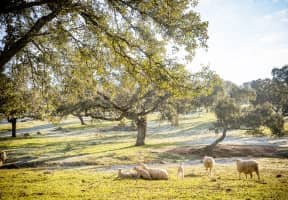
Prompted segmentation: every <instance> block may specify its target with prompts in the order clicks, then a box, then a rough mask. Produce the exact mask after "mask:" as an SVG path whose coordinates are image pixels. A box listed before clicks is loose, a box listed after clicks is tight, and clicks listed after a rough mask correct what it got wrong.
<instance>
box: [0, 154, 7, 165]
mask: <svg viewBox="0 0 288 200" xmlns="http://www.w3.org/2000/svg"><path fill="white" fill-rule="evenodd" d="M0 160H2V162H3V163H4V162H5V161H6V160H7V153H6V151H1V152H0Z"/></svg>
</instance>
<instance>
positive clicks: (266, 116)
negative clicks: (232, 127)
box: [241, 103, 284, 136]
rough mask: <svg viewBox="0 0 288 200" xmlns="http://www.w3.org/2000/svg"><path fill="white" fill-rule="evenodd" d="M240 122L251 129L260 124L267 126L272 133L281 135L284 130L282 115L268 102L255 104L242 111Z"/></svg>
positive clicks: (256, 127)
mask: <svg viewBox="0 0 288 200" xmlns="http://www.w3.org/2000/svg"><path fill="white" fill-rule="evenodd" d="M241 123H242V124H243V125H244V126H246V127H248V128H252V129H259V128H260V127H261V126H266V127H268V128H269V129H270V130H271V132H272V134H274V135H278V136H281V135H282V134H283V130H284V119H283V116H282V115H280V114H278V113H276V112H275V111H274V110H273V106H272V104H270V103H264V104H262V105H257V106H256V107H255V108H252V109H250V110H248V111H243V116H242V120H241Z"/></svg>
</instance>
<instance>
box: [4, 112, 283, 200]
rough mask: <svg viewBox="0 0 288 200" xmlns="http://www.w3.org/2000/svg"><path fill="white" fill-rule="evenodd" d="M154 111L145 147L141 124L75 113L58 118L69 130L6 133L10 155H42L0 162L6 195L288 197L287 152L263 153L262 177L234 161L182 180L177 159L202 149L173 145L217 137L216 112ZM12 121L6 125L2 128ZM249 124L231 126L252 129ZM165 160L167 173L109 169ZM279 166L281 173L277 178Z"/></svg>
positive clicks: (195, 169)
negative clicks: (126, 175)
mask: <svg viewBox="0 0 288 200" xmlns="http://www.w3.org/2000/svg"><path fill="white" fill-rule="evenodd" d="M148 119H149V121H148V124H150V126H149V128H148V133H147V138H146V145H145V146H141V147H136V146H134V144H135V139H136V132H135V131H115V130H110V128H112V127H113V126H115V125H117V124H118V122H103V123H102V122H95V123H93V124H89V123H88V125H86V126H82V125H80V123H79V121H78V120H75V119H73V118H72V119H71V118H69V119H68V120H67V121H65V122H62V123H60V124H57V126H55V127H62V128H63V130H62V131H48V132H44V133H43V134H41V135H37V134H36V131H37V130H35V133H34V132H33V133H32V134H31V136H29V137H23V136H19V137H17V138H13V139H12V138H0V150H8V156H9V160H8V162H15V161H20V160H26V161H27V162H28V163H33V162H34V163H38V164H39V163H40V164H39V165H38V164H36V165H35V166H36V167H35V168H20V169H9V170H8V169H0V180H1V181H0V199H288V189H287V188H288V187H287V186H288V160H287V159H276V158H269V159H268V158H265V159H264V158H262V159H260V160H259V161H260V166H261V175H262V178H263V179H262V181H260V182H258V181H256V180H250V179H249V180H238V177H237V173H236V169H235V166H234V164H233V163H230V164H227V165H224V164H218V165H217V167H216V169H215V173H214V175H213V177H208V176H206V175H205V172H204V169H203V167H202V165H200V164H198V165H194V166H192V165H188V166H186V168H185V170H186V174H193V175H194V176H188V177H186V178H185V179H184V180H183V181H181V180H177V179H176V165H175V164H173V163H179V162H181V161H190V160H194V159H195V155H192V154H185V155H179V154H173V153H171V152H168V151H167V150H170V149H173V148H175V147H184V146H187V145H188V146H189V145H190V143H189V142H193V141H200V140H202V139H207V138H209V137H217V136H215V134H214V133H213V132H209V131H208V129H209V127H211V126H212V123H213V122H214V121H215V116H214V115H213V114H211V113H202V114H201V115H191V116H185V117H181V118H180V125H179V127H171V126H170V125H169V123H168V122H165V121H164V122H159V121H157V116H156V115H152V116H149V117H148ZM128 123H129V122H128ZM41 125H45V122H42V121H32V122H20V123H18V127H20V129H21V128H31V127H37V126H41ZM6 126H7V125H0V130H5V127H6ZM286 127H287V122H286ZM99 128H101V129H105V128H107V130H108V131H99ZM244 132H245V131H234V132H233V133H232V132H229V133H228V134H233V136H235V137H239V138H243V137H244V138H247V139H249V138H252V137H253V136H251V135H250V136H248V135H245V134H243V133H244ZM162 161H165V162H166V163H168V164H167V165H165V166H167V167H168V170H169V174H170V179H169V180H168V181H145V180H116V179H115V177H116V170H114V171H111V170H110V171H108V170H107V169H110V167H111V166H114V168H117V165H127V166H128V167H129V166H130V165H133V164H136V163H139V162H148V163H160V162H162ZM31 166H32V165H31ZM47 170H49V171H48V172H47ZM277 174H281V177H280V178H276V175H277Z"/></svg>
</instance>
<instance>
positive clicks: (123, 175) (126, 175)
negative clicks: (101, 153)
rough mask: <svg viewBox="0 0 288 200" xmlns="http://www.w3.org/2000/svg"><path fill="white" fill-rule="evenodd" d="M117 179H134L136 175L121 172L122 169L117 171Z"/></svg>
mask: <svg viewBox="0 0 288 200" xmlns="http://www.w3.org/2000/svg"><path fill="white" fill-rule="evenodd" d="M118 178H119V179H125V178H127V179H135V178H137V173H133V172H123V171H122V169H118Z"/></svg>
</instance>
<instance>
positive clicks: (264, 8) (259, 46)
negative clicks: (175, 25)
mask: <svg viewBox="0 0 288 200" xmlns="http://www.w3.org/2000/svg"><path fill="white" fill-rule="evenodd" d="M197 10H198V11H199V12H200V14H201V17H202V19H203V20H208V21H209V29H208V32H209V37H210V39H209V41H208V45H209V48H208V52H206V51H204V50H200V51H198V52H197V54H196V57H195V58H194V60H193V62H192V63H191V64H188V65H187V67H188V69H190V70H191V71H195V70H197V69H199V66H200V64H205V65H207V64H210V67H211V69H212V70H214V71H216V72H217V73H218V74H219V75H220V76H221V77H222V78H223V79H225V80H230V81H233V82H234V83H237V84H241V83H243V82H247V81H251V80H255V79H258V78H270V77H271V70H272V69H273V68H274V67H282V66H283V65H285V64H288V0H200V2H199V5H198V8H197Z"/></svg>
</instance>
